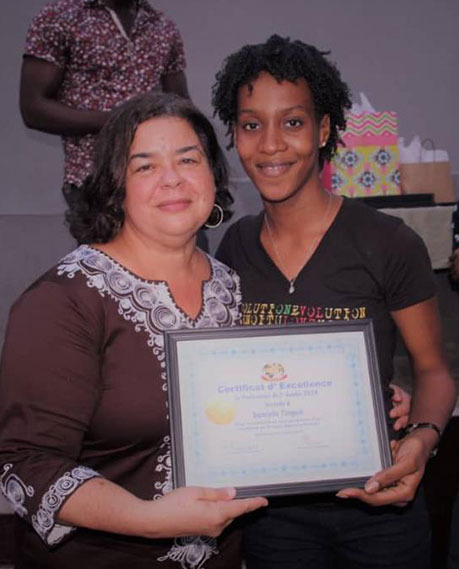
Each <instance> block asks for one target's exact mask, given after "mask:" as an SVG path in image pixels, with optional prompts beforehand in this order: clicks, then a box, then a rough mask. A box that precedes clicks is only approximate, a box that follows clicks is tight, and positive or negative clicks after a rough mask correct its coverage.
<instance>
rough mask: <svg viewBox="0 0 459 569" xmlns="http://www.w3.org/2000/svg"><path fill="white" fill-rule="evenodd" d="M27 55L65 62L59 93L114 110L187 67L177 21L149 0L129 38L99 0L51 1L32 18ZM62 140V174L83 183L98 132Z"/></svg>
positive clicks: (142, 3)
mask: <svg viewBox="0 0 459 569" xmlns="http://www.w3.org/2000/svg"><path fill="white" fill-rule="evenodd" d="M24 55H29V56H33V57H37V58H39V59H44V60H46V61H49V62H50V63H53V64H55V65H57V66H59V67H61V68H63V69H64V78H63V82H62V85H61V87H60V90H59V92H58V94H57V98H58V100H59V101H60V102H62V103H64V104H66V105H68V106H69V107H72V108H75V109H83V110H97V111H110V110H112V109H113V108H114V107H115V106H116V105H118V104H120V103H121V102H123V101H125V100H126V99H128V98H130V97H132V96H133V95H135V94H138V93H145V92H147V91H150V90H153V89H158V88H160V87H161V79H162V77H163V76H165V75H168V74H170V73H177V72H179V71H183V69H184V68H185V55H184V49H183V42H182V39H181V37H180V33H179V31H178V29H177V27H176V25H175V24H174V23H173V22H171V21H170V20H169V19H167V18H166V17H165V16H164V15H163V14H162V13H161V12H159V11H158V10H155V9H153V8H152V7H151V6H150V4H149V3H148V2H147V0H138V10H137V15H136V19H135V22H134V26H133V28H132V30H131V32H130V36H129V38H128V37H126V36H125V34H123V33H122V31H121V29H120V28H119V27H118V26H117V24H116V22H115V20H114V19H113V17H112V15H111V13H110V11H109V10H108V9H107V7H106V6H105V5H104V4H103V3H102V2H101V1H100V0H58V1H57V2H51V3H49V4H47V5H46V6H45V7H44V8H43V9H42V10H41V11H40V12H39V14H38V15H37V16H36V18H35V19H34V20H33V22H32V24H31V26H30V28H29V31H28V34H27V40H26V46H25V50H24ZM63 142H64V152H65V176H64V180H65V182H69V183H72V184H76V185H78V186H79V185H81V183H82V182H83V180H84V179H85V177H86V176H87V175H88V174H89V172H90V169H91V165H92V160H93V156H94V142H95V136H94V135H90V134H88V135H85V136H66V137H63Z"/></svg>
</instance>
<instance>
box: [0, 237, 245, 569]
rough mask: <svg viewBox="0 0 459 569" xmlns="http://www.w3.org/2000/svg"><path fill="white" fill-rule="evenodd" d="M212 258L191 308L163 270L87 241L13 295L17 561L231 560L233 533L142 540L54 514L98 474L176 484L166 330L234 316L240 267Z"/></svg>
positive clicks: (9, 475) (6, 410) (3, 380)
mask: <svg viewBox="0 0 459 569" xmlns="http://www.w3.org/2000/svg"><path fill="white" fill-rule="evenodd" d="M209 260H210V264H211V268H212V274H211V277H210V279H209V280H208V281H205V282H204V283H203V289H202V309H201V312H200V314H199V315H198V316H197V317H196V318H195V319H192V318H189V317H188V316H187V315H186V314H184V313H183V312H182V311H181V310H180V308H179V307H178V306H177V305H176V304H175V302H174V299H173V297H172V295H171V293H170V291H169V287H168V285H167V283H166V282H164V281H145V280H143V279H140V278H138V277H136V276H135V275H133V274H132V273H130V272H129V271H128V270H127V269H125V268H124V267H122V266H121V265H119V264H118V263H116V262H115V261H113V260H112V259H110V258H109V257H107V256H106V255H104V254H103V253H101V252H100V251H97V250H95V249H92V248H91V247H88V246H86V245H82V246H81V247H79V248H78V249H76V250H75V251H73V252H72V253H70V254H69V255H67V256H66V257H65V258H64V259H63V260H62V261H61V262H60V263H59V265H58V266H57V267H55V268H54V269H52V270H51V271H49V272H48V273H47V274H45V275H44V276H43V277H42V278H40V279H39V280H38V281H37V282H36V283H35V284H34V285H32V286H31V287H30V288H29V289H28V290H27V291H26V292H25V293H24V294H23V295H22V296H21V297H20V298H19V299H18V301H17V302H16V303H15V305H14V306H13V308H12V311H11V316H10V320H9V325H8V329H7V333H6V338H5V346H4V351H3V356H2V361H1V366H0V490H1V491H2V492H3V494H4V495H5V496H6V498H7V499H8V501H9V502H10V504H11V505H12V507H13V508H14V510H15V512H16V513H17V514H18V516H20V517H21V518H22V520H21V523H20V529H21V531H20V532H19V531H18V537H17V539H16V545H15V547H16V554H17V559H16V565H17V566H18V567H22V568H24V569H26V568H27V569H36V568H42V567H46V568H47V569H53V568H55V567H56V568H59V569H62V568H63V567H65V568H66V569H74V568H75V569H79V568H81V567H82V566H87V565H88V560H89V559H90V560H91V561H90V567H91V569H98V568H102V567H111V568H116V567H135V568H136V569H141V568H145V569H146V568H148V569H151V568H153V567H157V568H158V569H159V568H162V569H166V568H170V569H174V568H175V569H222V568H225V569H227V568H230V567H233V566H234V567H236V566H238V565H237V563H238V561H240V560H238V554H239V552H238V550H237V540H235V539H234V538H235V535H227V536H224V537H223V538H222V539H219V540H215V539H211V538H204V537H203V538H200V537H197V538H189V539H185V538H183V539H175V540H167V539H164V540H151V539H150V540H148V539H141V538H131V537H127V536H122V535H115V534H110V533H103V532H96V531H91V530H85V529H81V528H80V529H78V530H77V531H75V532H73V531H72V530H73V529H74V528H71V527H69V526H64V525H62V524H59V522H58V520H57V519H56V518H57V515H58V512H59V509H60V508H61V506H62V504H64V502H65V501H66V500H67V499H68V498H69V497H70V496H71V495H72V494H73V492H75V491H76V490H77V489H78V488H79V487H80V486H81V485H82V484H84V483H85V482H86V481H87V480H89V479H91V478H93V477H95V476H103V477H105V478H107V479H109V480H111V481H113V482H115V483H116V484H118V485H120V486H122V487H123V488H125V489H126V490H128V491H130V492H132V493H133V494H134V495H135V496H138V497H139V498H142V499H145V500H147V499H153V500H155V499H161V497H162V496H163V495H164V493H166V492H168V491H170V490H171V486H172V480H171V475H172V472H171V470H172V469H171V466H172V465H171V451H170V436H169V424H168V417H167V381H166V366H165V352H164V341H163V332H164V331H165V330H177V329H181V328H209V327H211V328H213V327H219V326H231V325H233V324H236V322H237V321H238V317H239V303H240V292H239V279H238V277H237V276H236V275H235V273H234V272H233V271H231V270H230V269H228V267H226V266H225V265H223V264H222V263H219V262H218V261H216V260H214V259H211V258H209ZM47 546H57V547H56V549H54V550H52V551H50V550H49V549H48V547H47ZM235 559H236V560H235ZM233 562H234V565H233ZM239 567H240V563H239Z"/></svg>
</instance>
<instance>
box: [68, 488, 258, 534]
mask: <svg viewBox="0 0 459 569" xmlns="http://www.w3.org/2000/svg"><path fill="white" fill-rule="evenodd" d="M234 496H235V490H234V489H233V488H219V489H211V488H192V487H190V488H179V489H177V490H174V491H173V492H171V493H170V494H167V495H166V496H164V498H161V499H159V500H140V499H139V498H137V497H135V496H134V495H133V494H131V493H129V492H128V491H127V490H124V489H123V488H121V487H120V486H118V485H116V484H113V483H112V482H109V481H108V480H105V479H103V478H93V479H92V480H89V481H88V482H86V483H85V484H83V485H82V486H81V487H80V488H79V489H78V490H76V491H75V493H74V494H72V496H70V498H69V499H68V500H67V501H66V502H65V504H64V505H63V507H62V509H61V511H60V513H59V521H60V522H61V523H67V524H71V525H77V526H82V527H87V528H91V529H96V530H102V531H109V532H113V533H120V534H125V535H135V536H141V537H147V538H165V537H181V536H187V535H208V536H211V537H216V536H217V535H219V534H220V533H221V532H222V531H223V530H224V529H225V527H226V526H227V525H229V524H230V523H231V522H232V521H233V520H234V519H235V518H236V517H238V516H240V515H241V514H246V513H248V512H251V511H253V510H256V509H257V508H259V507H261V506H265V505H266V504H267V501H266V499H265V498H246V499H242V500H234V499H233V498H234Z"/></svg>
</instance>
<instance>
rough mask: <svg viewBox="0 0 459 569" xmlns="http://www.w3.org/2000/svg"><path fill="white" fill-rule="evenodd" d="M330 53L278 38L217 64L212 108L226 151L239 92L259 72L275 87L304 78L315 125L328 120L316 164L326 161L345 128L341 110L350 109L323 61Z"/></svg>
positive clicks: (334, 73) (345, 91)
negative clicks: (221, 126)
mask: <svg viewBox="0 0 459 569" xmlns="http://www.w3.org/2000/svg"><path fill="white" fill-rule="evenodd" d="M329 53H330V52H326V51H319V50H318V49H317V48H316V47H314V46H313V45H309V44H307V43H303V42H302V41H300V40H296V41H292V40H290V38H282V37H280V36H278V35H273V36H271V37H270V38H269V39H268V40H267V41H266V42H265V43H262V44H257V45H246V46H244V47H242V48H241V49H240V50H239V51H237V52H235V53H233V54H232V55H230V56H229V57H227V58H226V60H225V61H224V62H223V67H222V69H221V70H220V71H219V72H218V73H217V75H216V82H215V84H214V86H213V88H212V105H213V107H214V114H215V115H217V116H218V117H219V118H220V120H221V121H222V122H223V124H224V125H225V126H226V127H227V135H229V136H230V143H229V145H228V148H231V147H232V146H233V145H234V140H233V126H234V124H235V123H236V120H237V97H238V91H239V88H240V87H242V86H243V85H249V84H250V83H251V82H252V81H254V80H255V79H256V78H257V77H258V75H259V74H260V73H261V72H263V71H265V72H267V73H269V74H270V75H272V76H273V77H274V78H275V79H276V80H277V81H278V82H281V81H291V82H292V83H293V82H295V81H297V80H298V79H300V78H304V79H305V81H306V83H307V84H308V87H309V89H310V91H311V93H312V99H313V102H314V108H315V114H316V117H317V121H318V122H319V121H320V120H321V119H322V117H323V116H324V115H329V117H330V136H329V138H328V141H327V144H326V145H325V146H324V147H323V148H321V149H320V152H319V163H320V166H321V167H322V165H323V162H324V160H330V159H331V157H332V156H333V154H334V153H335V152H336V148H337V145H338V143H339V142H340V131H342V130H344V128H345V127H346V118H345V111H346V109H349V108H350V107H351V104H352V103H351V99H350V91H349V88H348V86H347V85H346V83H344V81H343V80H342V79H341V74H340V72H339V71H338V69H337V68H336V66H335V65H334V64H333V63H331V62H330V61H328V59H327V58H326V57H325V56H326V55H328V54H329Z"/></svg>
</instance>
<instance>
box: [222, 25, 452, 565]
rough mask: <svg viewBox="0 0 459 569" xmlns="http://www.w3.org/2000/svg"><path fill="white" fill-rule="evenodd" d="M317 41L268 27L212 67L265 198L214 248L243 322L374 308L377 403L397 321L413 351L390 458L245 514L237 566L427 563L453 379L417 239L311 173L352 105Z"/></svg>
mask: <svg viewBox="0 0 459 569" xmlns="http://www.w3.org/2000/svg"><path fill="white" fill-rule="evenodd" d="M326 55H327V54H326V53H324V52H320V51H319V50H318V49H316V48H315V47H313V46H311V45H308V44H306V43H303V42H301V41H291V40H289V39H288V38H281V37H279V36H272V37H271V38H270V39H269V40H268V41H267V42H266V43H263V44H259V45H248V46H245V47H243V48H242V49H240V50H239V51H238V52H236V53H234V54H233V55H231V56H230V57H228V58H227V60H226V61H225V63H224V65H223V68H222V70H221V71H220V72H219V73H218V74H217V82H216V84H215V86H214V91H213V104H214V107H215V113H216V114H217V115H218V116H219V117H220V119H221V120H222V121H223V123H224V124H225V125H226V126H227V132H228V134H229V136H230V145H231V144H232V143H233V142H234V143H235V145H236V149H237V152H238V154H239V157H240V160H241V162H242V165H243V167H244V169H245V171H246V172H247V175H248V176H249V178H250V180H251V181H252V182H253V184H254V185H255V187H256V188H257V190H258V191H259V192H260V195H261V198H262V200H263V204H264V211H263V212H261V213H260V214H259V215H257V216H249V217H245V218H243V219H241V220H239V221H238V222H237V223H235V224H234V225H233V226H232V227H230V229H229V230H228V231H227V233H226V235H225V237H224V238H223V241H222V243H221V245H220V248H219V250H218V252H217V256H218V257H219V258H220V259H221V260H222V261H223V262H224V263H226V264H227V265H229V266H230V267H232V268H234V269H235V270H236V271H237V272H238V274H239V276H240V278H241V291H242V301H243V302H242V323H243V324H245V325H254V324H258V325H260V324H261V325H269V324H278V325H279V324H288V323H289V322H303V323H307V322H319V321H333V320H341V321H343V320H344V321H345V320H359V319H362V318H371V319H372V320H373V324H374V330H375V335H376V344H377V350H378V357H379V370H380V377H381V381H382V384H383V385H382V386H383V390H384V394H385V399H386V404H387V408H389V406H390V397H391V395H390V389H389V383H390V380H391V378H392V374H393V355H394V345H395V333H396V329H397V328H398V330H399V331H400V332H401V335H402V337H403V339H404V342H405V344H406V346H407V348H408V351H409V353H410V356H411V359H412V362H413V372H414V397H413V403H412V408H411V414H410V421H411V425H410V426H409V428H407V430H406V431H405V434H404V436H403V437H402V438H401V439H400V440H399V441H398V442H397V443H394V446H393V460H394V466H392V467H391V468H388V469H386V470H383V471H381V472H378V473H375V474H374V475H373V476H372V477H371V478H370V479H369V480H368V481H367V483H366V484H365V487H364V488H363V489H360V488H347V489H342V490H340V491H339V492H338V493H337V494H336V495H333V494H331V495H330V494H326V495H319V496H310V497H301V498H300V497H295V498H294V499H287V498H284V499H279V500H277V501H274V500H272V501H271V505H270V506H269V507H268V508H267V509H265V510H263V511H260V512H259V513H256V514H254V516H253V517H251V520H250V522H249V523H248V525H247V529H246V532H245V536H246V538H245V547H246V557H247V567H248V569H258V568H260V569H274V568H276V569H300V568H301V569H304V568H313V567H314V568H329V567H335V566H336V567H355V568H358V567H359V568H366V569H369V568H372V567H375V568H376V567H388V568H389V567H390V568H391V569H395V568H397V569H402V568H403V569H407V568H412V569H420V568H426V567H428V566H429V527H428V522H427V515H426V512H425V508H424V506H423V502H422V496H421V493H420V492H417V489H418V486H419V483H420V481H421V478H422V475H423V472H424V467H425V464H426V462H427V460H428V458H429V456H430V454H431V452H432V451H433V449H434V448H435V446H436V445H437V444H438V439H439V435H440V433H441V431H442V429H443V428H444V427H445V424H446V422H447V420H448V418H449V415H450V413H451V410H452V408H453V406H454V402H455V386H454V382H453V380H452V379H451V376H450V374H449V371H448V368H447V365H446V363H445V359H444V356H443V350H442V343H441V332H440V321H439V315H438V310H437V306H436V301H435V286H434V282H433V276H432V272H431V268H430V262H429V258H428V256H427V252H426V249H425V247H424V244H423V243H422V241H421V239H420V238H419V237H418V236H417V235H416V234H415V233H414V232H413V231H411V230H410V229H409V228H408V227H406V226H405V225H404V224H403V222H401V221H399V220H398V219H396V218H394V217H391V216H387V215H384V214H382V213H379V212H378V211H376V210H373V209H370V208H368V207H366V206H364V205H362V204H361V203H359V202H357V201H354V200H349V199H343V198H341V197H338V196H335V195H332V194H330V193H328V192H327V191H326V190H325V189H324V188H323V186H322V183H321V177H320V171H321V167H322V165H323V161H324V160H326V159H329V158H330V157H331V156H332V155H333V153H334V152H335V150H336V146H337V144H338V142H339V134H340V131H341V130H342V129H343V128H344V127H345V111H346V109H349V107H350V106H351V102H350V98H349V90H348V88H347V85H346V84H345V83H344V82H343V81H342V79H341V77H340V73H339V71H338V70H337V68H336V67H335V66H334V65H333V64H332V63H331V62H330V61H329V60H328V59H327V58H326V57H325V56H326ZM391 413H392V415H393V411H392V412H391ZM371 506H379V507H375V508H372V507H371ZM395 506H404V507H403V508H400V507H399V508H397V507H395Z"/></svg>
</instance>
